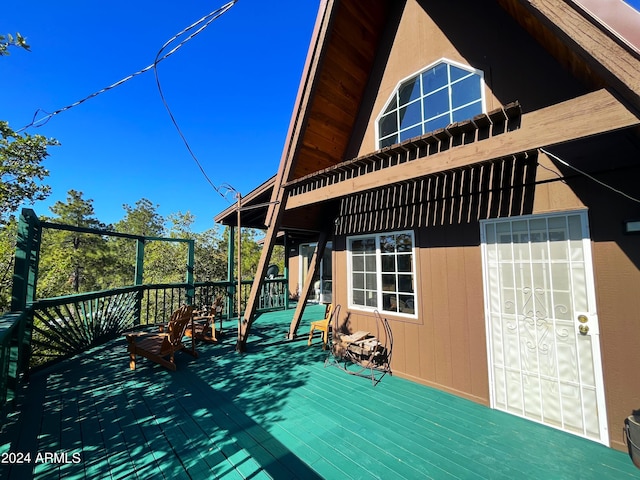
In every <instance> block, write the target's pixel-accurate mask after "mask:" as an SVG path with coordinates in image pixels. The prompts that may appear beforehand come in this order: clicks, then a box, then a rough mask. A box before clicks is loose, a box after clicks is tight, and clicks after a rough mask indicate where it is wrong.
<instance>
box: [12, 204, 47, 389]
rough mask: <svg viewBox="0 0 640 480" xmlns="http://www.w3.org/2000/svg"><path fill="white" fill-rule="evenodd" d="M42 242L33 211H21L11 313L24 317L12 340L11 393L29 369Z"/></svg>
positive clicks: (39, 227)
mask: <svg viewBox="0 0 640 480" xmlns="http://www.w3.org/2000/svg"><path fill="white" fill-rule="evenodd" d="M41 239H42V226H41V224H40V221H39V220H38V217H37V216H36V214H35V212H34V211H33V210H31V209H29V208H24V209H22V212H21V214H20V220H19V223H18V235H17V239H16V253H15V264H14V270H13V287H12V289H11V311H12V312H20V311H24V312H25V315H24V317H22V320H21V325H20V326H19V328H18V329H17V337H16V338H15V339H14V340H13V342H14V348H15V349H14V350H13V354H12V357H13V359H12V361H13V360H15V364H14V365H13V366H12V368H11V374H10V377H12V378H10V379H9V381H10V382H14V383H15V386H14V391H15V388H17V382H18V377H19V375H20V374H21V373H22V372H26V371H27V370H28V368H29V358H30V356H31V331H32V327H33V312H31V311H30V310H29V311H27V306H28V305H30V304H31V303H33V302H34V301H35V299H36V284H37V280H38V263H39V260H40V241H41Z"/></svg>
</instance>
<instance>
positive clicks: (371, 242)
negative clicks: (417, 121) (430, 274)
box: [347, 231, 416, 316]
mask: <svg viewBox="0 0 640 480" xmlns="http://www.w3.org/2000/svg"><path fill="white" fill-rule="evenodd" d="M347 250H348V257H349V276H350V278H349V306H350V307H355V308H364V309H371V310H373V309H378V310H380V311H381V312H391V313H400V314H407V315H412V316H413V315H415V314H416V294H415V291H416V289H415V267H414V254H413V252H414V238H413V232H410V231H409V232H393V233H381V234H372V235H366V236H357V237H349V238H347Z"/></svg>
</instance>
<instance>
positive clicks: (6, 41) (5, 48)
mask: <svg viewBox="0 0 640 480" xmlns="http://www.w3.org/2000/svg"><path fill="white" fill-rule="evenodd" d="M9 47H18V48H22V49H24V50H27V51H30V50H31V47H30V46H29V45H28V44H27V39H26V38H25V37H23V36H22V35H20V33H19V32H17V33H16V36H15V37H14V36H13V35H11V34H10V33H7V34H6V35H0V57H2V56H5V55H9Z"/></svg>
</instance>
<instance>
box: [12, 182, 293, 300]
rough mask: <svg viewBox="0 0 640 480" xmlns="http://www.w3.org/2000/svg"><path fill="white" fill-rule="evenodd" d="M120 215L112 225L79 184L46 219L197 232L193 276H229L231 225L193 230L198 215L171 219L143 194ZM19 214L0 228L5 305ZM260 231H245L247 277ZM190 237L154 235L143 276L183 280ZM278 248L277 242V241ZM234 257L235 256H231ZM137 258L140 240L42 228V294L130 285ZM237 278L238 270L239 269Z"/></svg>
mask: <svg viewBox="0 0 640 480" xmlns="http://www.w3.org/2000/svg"><path fill="white" fill-rule="evenodd" d="M123 209H124V212H125V215H124V217H123V218H122V220H120V221H119V222H117V223H116V224H115V225H113V226H107V225H105V224H104V223H102V222H100V221H99V220H98V219H97V218H96V216H95V212H94V208H93V201H92V200H87V199H85V198H83V194H82V192H79V191H76V190H70V191H69V192H68V194H67V198H66V201H64V202H60V201H58V202H56V203H55V204H54V205H53V206H52V207H51V212H52V214H53V216H52V217H50V218H42V220H45V221H49V222H52V223H58V224H64V225H71V226H76V227H85V228H96V229H101V230H114V231H117V232H120V233H129V234H133V235H140V236H145V237H164V238H167V237H168V238H181V239H193V240H195V264H194V280H195V281H196V282H204V281H216V280H217V281H219V280H226V279H227V261H228V259H227V252H228V238H229V229H227V228H223V227H221V226H220V225H215V226H214V227H213V228H211V229H209V230H206V231H204V232H201V233H195V232H193V230H192V225H193V222H194V220H195V218H194V216H193V215H192V214H191V213H189V212H187V213H182V212H177V213H174V214H171V215H169V216H168V217H167V218H166V219H165V218H164V217H163V216H162V215H160V214H159V213H158V205H155V204H153V203H152V202H151V201H149V200H147V199H144V198H143V199H141V200H139V201H138V202H136V204H135V205H134V206H129V205H123ZM16 232H17V221H16V220H15V219H13V218H11V219H10V221H9V223H8V225H7V228H4V229H2V231H0V310H6V309H7V308H8V306H9V305H10V295H11V282H12V274H13V256H14V253H15V239H16ZM261 235H262V233H261V232H260V231H257V230H251V229H245V230H243V232H242V252H243V253H242V269H243V272H242V278H243V279H245V280H247V279H250V278H253V277H254V275H255V272H256V268H257V264H258V261H259V259H260V254H261V251H262V247H261V245H260V244H259V243H258V241H257V240H258V239H259V238H261ZM187 245H188V244H187V243H185V242H166V241H155V240H149V241H147V243H146V244H145V248H144V254H145V255H144V276H143V283H145V284H149V283H161V284H164V283H181V282H184V281H185V280H186V271H187V261H188V254H187V248H188V246H187ZM276 250H277V249H276ZM278 252H279V253H276V252H274V258H273V260H272V263H276V264H278V265H279V266H280V271H281V272H282V271H283V267H284V253H283V251H282V250H281V249H280V250H279V251H278ZM234 260H235V259H234ZM135 265H136V240H134V239H125V238H119V237H112V236H108V235H104V236H102V235H96V234H86V233H78V232H72V231H67V230H57V229H51V228H45V229H44V230H43V236H42V243H41V250H40V265H39V275H38V283H37V289H38V290H37V295H36V296H37V298H48V297H55V296H60V295H68V294H73V293H83V292H89V291H95V290H104V289H109V288H114V287H122V286H127V285H133V283H134V275H135ZM234 278H235V275H234Z"/></svg>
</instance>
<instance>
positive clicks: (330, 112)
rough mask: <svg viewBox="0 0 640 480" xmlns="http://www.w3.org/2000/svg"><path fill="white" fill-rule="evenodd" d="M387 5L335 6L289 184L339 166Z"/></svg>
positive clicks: (385, 1)
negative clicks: (319, 171)
mask: <svg viewBox="0 0 640 480" xmlns="http://www.w3.org/2000/svg"><path fill="white" fill-rule="evenodd" d="M392 3H393V2H391V1H389V0H367V1H366V2H362V1H358V0H342V1H338V2H336V5H335V12H334V14H333V16H332V19H331V21H332V22H333V23H332V25H331V27H330V34H329V35H330V36H329V38H328V42H327V43H326V46H325V49H324V51H323V52H322V54H321V55H320V56H319V58H318V59H317V62H319V63H320V65H318V70H317V72H318V75H317V76H316V78H315V79H314V85H313V87H312V88H313V93H312V99H311V105H310V109H309V111H308V115H307V116H306V118H305V122H306V123H305V126H304V133H303V137H302V142H301V143H300V145H299V148H298V151H297V155H295V158H294V160H293V165H292V168H291V170H290V174H289V178H288V179H287V180H288V181H291V180H295V179H296V178H300V177H304V176H306V175H309V174H311V173H313V172H316V171H318V170H322V169H324V168H327V167H331V166H333V165H335V164H337V163H339V162H341V161H343V160H344V155H345V151H346V149H347V145H348V143H349V138H350V136H351V131H352V129H353V125H354V123H355V120H356V115H357V112H358V110H359V107H360V102H361V100H362V97H363V94H364V91H365V88H366V86H367V82H368V78H369V74H370V71H371V68H372V66H373V62H374V60H375V56H376V52H377V47H378V43H379V41H380V37H381V35H382V32H383V31H384V24H385V22H386V19H387V18H388V14H389V11H390V9H391V8H392Z"/></svg>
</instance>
